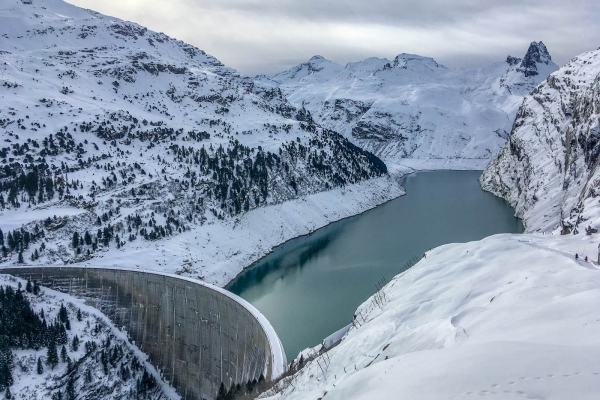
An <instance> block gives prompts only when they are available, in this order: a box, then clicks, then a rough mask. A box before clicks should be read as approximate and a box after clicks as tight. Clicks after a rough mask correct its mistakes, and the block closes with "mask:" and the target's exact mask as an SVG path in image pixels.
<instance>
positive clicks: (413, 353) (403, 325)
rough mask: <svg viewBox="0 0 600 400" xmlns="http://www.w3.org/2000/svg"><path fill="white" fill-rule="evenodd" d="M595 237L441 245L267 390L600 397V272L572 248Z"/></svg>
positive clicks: (303, 395) (359, 395)
mask: <svg viewBox="0 0 600 400" xmlns="http://www.w3.org/2000/svg"><path fill="white" fill-rule="evenodd" d="M594 239H595V238H591V237H581V236H579V237H568V238H565V237H560V236H552V235H495V236H491V237H489V238H486V239H484V240H481V241H478V242H471V243H466V244H451V245H446V246H442V247H439V248H436V249H434V250H432V251H431V252H429V253H428V255H427V258H426V259H423V260H421V261H420V262H419V263H418V264H417V265H415V266H414V267H413V268H412V269H410V270H408V271H407V272H405V273H402V274H400V275H398V276H397V277H395V278H394V279H393V280H392V281H391V282H390V283H389V284H388V285H387V286H386V287H385V289H384V291H385V293H386V295H385V297H386V299H387V301H386V302H385V304H383V306H382V307H379V306H378V305H377V303H376V302H374V301H373V300H372V299H369V300H367V301H366V302H365V303H364V304H363V305H361V307H359V309H358V310H357V318H356V321H355V326H354V327H352V328H351V329H350V331H349V333H348V335H347V336H346V337H345V338H344V340H343V341H342V342H341V343H340V345H339V346H337V347H335V348H334V349H332V350H331V351H329V353H328V355H327V356H320V357H319V358H318V360H319V362H316V360H315V361H312V362H311V363H309V364H308V365H307V366H306V367H305V368H304V369H303V370H301V371H300V372H299V373H297V374H296V375H295V376H294V379H293V381H292V383H291V384H289V385H287V388H286V389H285V390H283V392H282V393H279V394H277V395H272V397H271V398H273V399H274V398H278V399H279V398H285V399H315V398H319V397H323V396H324V395H325V394H327V398H328V399H348V398H352V399H384V398H398V394H399V393H401V394H402V397H403V398H418V399H440V398H453V399H454V398H460V399H463V398H464V399H468V398H474V397H475V396H482V395H498V396H499V398H538V399H540V398H543V399H566V398H577V399H596V398H597V395H598V393H600V324H599V323H598V321H600V313H599V311H598V307H597V304H598V303H599V302H600V271H599V269H598V266H597V265H596V264H594V263H591V262H588V263H586V262H583V261H576V260H575V258H574V253H576V252H579V253H580V254H582V252H584V253H585V254H586V255H590V256H592V255H594V256H595V254H596V253H595V247H596V246H597V243H596V242H595V240H594ZM590 252H593V253H592V254H589V253H590Z"/></svg>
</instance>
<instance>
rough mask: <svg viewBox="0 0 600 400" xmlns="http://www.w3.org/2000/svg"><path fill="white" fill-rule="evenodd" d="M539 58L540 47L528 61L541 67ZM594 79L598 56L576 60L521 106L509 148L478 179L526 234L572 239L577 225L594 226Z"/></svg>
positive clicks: (598, 104) (598, 146)
mask: <svg viewBox="0 0 600 400" xmlns="http://www.w3.org/2000/svg"><path fill="white" fill-rule="evenodd" d="M530 50H531V49H530ZM541 50H543V49H542V48H541V47H540V46H538V48H537V49H534V51H530V52H528V55H529V53H532V57H530V58H531V59H536V57H538V55H539V58H537V59H540V60H543V59H544V58H545V57H546V56H545V55H544V52H543V51H541ZM547 58H548V57H546V59H547ZM523 62H525V60H524V61H523ZM521 65H523V63H521ZM538 65H539V64H538ZM530 71H532V70H531V69H530ZM599 74H600V51H598V50H597V51H592V52H589V53H585V54H582V55H580V56H578V57H576V58H574V59H573V60H571V62H569V63H568V64H566V65H565V66H564V67H562V68H561V69H560V70H558V71H557V72H555V73H553V74H552V75H550V76H549V77H548V78H547V79H546V81H545V82H543V83H542V84H540V85H539V86H538V87H536V88H535V90H534V91H533V92H532V93H531V95H529V96H527V97H526V98H525V100H524V101H523V104H522V106H521V107H520V109H519V111H518V113H517V116H516V119H515V122H514V124H513V128H512V131H511V134H510V137H509V139H508V142H507V143H506V145H505V146H504V147H503V148H502V150H501V151H500V152H499V153H498V154H497V155H496V156H495V157H494V158H493V160H492V161H491V162H490V164H489V166H488V167H487V169H486V170H485V172H484V173H483V175H482V177H481V179H480V181H481V185H482V187H483V188H484V189H485V190H489V191H490V192H492V193H494V194H496V195H498V196H501V197H504V198H505V199H507V200H508V201H510V203H511V204H512V205H513V206H514V207H515V209H516V212H517V215H518V216H519V217H522V218H524V220H525V223H526V226H527V229H528V230H529V231H538V230H541V231H548V230H552V229H555V228H557V227H560V226H561V225H563V226H564V227H565V228H566V229H565V232H567V231H577V230H578V229H576V226H577V224H578V223H581V222H582V221H583V220H586V219H595V216H594V215H595V213H594V210H593V209H595V208H597V201H592V200H593V199H592V196H595V195H596V190H597V187H598V185H599V183H600V179H599V175H598V155H599V154H600V119H599V117H600V111H599V110H600V75H599ZM588 224H591V225H594V223H593V222H592V221H590V222H589V223H585V225H586V226H587V225H588ZM580 230H582V229H580Z"/></svg>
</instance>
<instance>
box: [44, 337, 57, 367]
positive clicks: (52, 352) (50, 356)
mask: <svg viewBox="0 0 600 400" xmlns="http://www.w3.org/2000/svg"><path fill="white" fill-rule="evenodd" d="M57 364H58V352H57V351H56V343H55V342H54V340H52V341H51V342H50V343H49V344H48V350H47V352H46V365H49V366H50V368H52V369H54V367H56V365H57Z"/></svg>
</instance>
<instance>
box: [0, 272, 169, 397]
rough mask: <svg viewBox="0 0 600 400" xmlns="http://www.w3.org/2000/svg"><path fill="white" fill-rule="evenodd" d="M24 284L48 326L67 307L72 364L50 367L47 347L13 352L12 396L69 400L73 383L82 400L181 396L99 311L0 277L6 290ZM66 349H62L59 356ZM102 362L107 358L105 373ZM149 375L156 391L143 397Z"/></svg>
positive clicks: (52, 291) (76, 301) (56, 293)
mask: <svg viewBox="0 0 600 400" xmlns="http://www.w3.org/2000/svg"><path fill="white" fill-rule="evenodd" d="M19 283H20V284H21V287H22V288H23V294H24V295H25V297H27V298H28V300H29V301H30V303H31V305H32V308H33V310H34V312H36V313H40V312H41V311H42V310H43V312H44V315H45V319H46V321H47V322H48V323H49V324H51V323H53V322H54V320H55V319H56V318H57V314H58V311H59V309H60V307H61V305H64V306H65V307H66V308H67V311H68V315H69V321H70V329H69V330H67V336H68V343H69V344H67V345H65V348H66V349H67V356H68V357H69V360H70V361H67V362H65V361H62V360H61V361H60V362H59V363H58V365H56V366H55V367H54V368H51V366H49V365H47V364H46V361H47V348H41V349H39V350H34V349H19V348H13V349H12V353H13V364H14V367H13V374H12V375H13V381H14V383H13V384H12V385H11V386H10V392H11V393H12V395H13V396H14V397H13V398H15V399H31V400H33V399H50V398H52V399H54V398H58V397H57V396H58V394H59V393H60V394H61V395H62V398H64V399H67V398H68V395H67V394H66V391H67V389H66V387H67V385H68V382H69V380H71V379H72V380H73V382H74V390H75V393H76V394H77V398H82V399H83V398H85V399H106V398H112V399H122V400H128V399H131V400H133V399H138V398H144V399H164V398H167V399H179V398H180V396H178V395H177V394H176V393H175V391H174V389H173V388H172V387H170V386H169V385H168V383H166V382H164V381H163V380H162V379H161V377H160V374H159V373H158V371H156V369H155V368H154V367H153V366H152V365H151V364H150V363H148V362H147V361H146V360H147V358H148V356H147V355H146V354H144V353H142V352H141V351H140V350H139V349H138V348H137V347H135V346H134V345H133V344H131V343H130V342H129V340H128V339H127V335H126V334H125V333H123V332H121V331H120V330H119V329H117V328H116V327H115V326H114V325H113V324H112V322H110V320H109V319H108V318H107V317H106V316H104V315H103V314H102V313H100V312H99V311H98V310H96V309H95V308H93V307H90V306H87V305H85V304H84V303H82V302H81V301H80V300H78V299H76V298H74V297H72V296H69V295H66V294H64V293H60V292H57V291H54V290H50V289H47V288H44V287H42V290H41V292H40V294H39V295H34V294H31V293H27V292H25V286H26V282H25V281H24V280H22V279H18V278H15V277H13V276H10V275H0V285H1V286H3V287H6V286H11V287H13V288H14V289H15V290H16V289H17V287H18V284H19ZM78 311H81V316H82V318H81V321H79V320H78V318H77V317H76V316H77V312H78ZM75 336H77V338H78V339H79V343H80V344H79V346H78V347H77V348H74V347H73V346H72V342H73V339H74V338H75ZM86 343H87V344H86ZM92 343H93V345H91V344H92ZM61 347H62V346H59V347H58V350H59V354H60V349H61ZM38 359H41V360H42V369H43V371H42V373H38V371H37V360H38ZM103 359H106V370H105V369H104V366H103V361H102V360H103ZM69 367H70V369H69ZM105 371H106V372H105ZM144 374H149V375H150V376H153V377H154V380H155V383H154V384H153V388H152V389H150V390H148V391H146V392H144V393H142V392H141V391H139V390H138V389H139V384H140V380H141V379H142V377H143V375H144Z"/></svg>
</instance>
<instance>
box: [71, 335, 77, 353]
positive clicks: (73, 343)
mask: <svg viewBox="0 0 600 400" xmlns="http://www.w3.org/2000/svg"><path fill="white" fill-rule="evenodd" d="M71 349H72V350H73V351H77V350H78V349H79V338H78V337H77V335H75V337H74V338H73V341H72V342H71Z"/></svg>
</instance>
